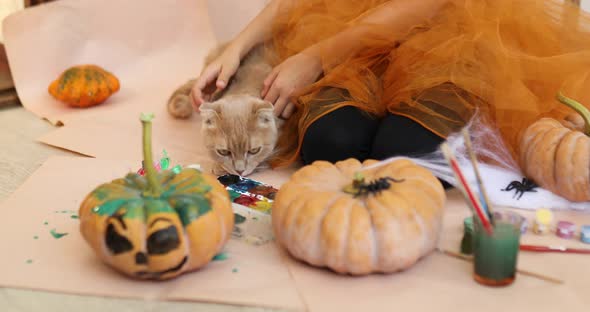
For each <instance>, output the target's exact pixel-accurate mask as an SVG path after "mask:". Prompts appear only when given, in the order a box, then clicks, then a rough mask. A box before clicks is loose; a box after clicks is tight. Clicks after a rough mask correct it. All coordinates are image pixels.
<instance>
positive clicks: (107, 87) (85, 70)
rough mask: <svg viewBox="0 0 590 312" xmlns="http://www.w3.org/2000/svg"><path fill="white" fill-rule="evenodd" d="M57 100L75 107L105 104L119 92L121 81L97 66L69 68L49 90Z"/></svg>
mask: <svg viewBox="0 0 590 312" xmlns="http://www.w3.org/2000/svg"><path fill="white" fill-rule="evenodd" d="M48 91H49V94H51V95H52V96H53V97H54V98H55V99H57V100H59V101H62V102H64V103H66V104H68V105H70V106H73V107H90V106H95V105H98V104H101V103H103V102H104V101H106V100H107V99H108V98H109V97H110V96H111V95H113V94H114V93H116V92H117V91H119V79H118V78H117V77H116V76H115V75H113V74H112V73H110V72H108V71H106V70H104V69H103V68H101V67H99V66H96V65H78V66H73V67H70V68H68V69H67V70H66V71H64V72H63V73H61V74H60V75H59V77H58V78H57V79H56V80H54V81H53V82H52V83H51V84H50V85H49V88H48Z"/></svg>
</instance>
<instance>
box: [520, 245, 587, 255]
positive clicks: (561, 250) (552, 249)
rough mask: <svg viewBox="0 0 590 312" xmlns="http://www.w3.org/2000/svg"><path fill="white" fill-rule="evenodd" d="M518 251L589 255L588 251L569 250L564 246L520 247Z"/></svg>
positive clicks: (579, 249)
mask: <svg viewBox="0 0 590 312" xmlns="http://www.w3.org/2000/svg"><path fill="white" fill-rule="evenodd" d="M520 250H524V251H533V252H558V253H575V254H586V255H590V249H581V248H569V247H565V246H536V245H520Z"/></svg>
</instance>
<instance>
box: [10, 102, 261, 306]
mask: <svg viewBox="0 0 590 312" xmlns="http://www.w3.org/2000/svg"><path fill="white" fill-rule="evenodd" d="M52 129H53V127H52V126H51V125H50V124H49V123H47V122H45V121H43V120H40V119H39V118H37V117H36V116H34V115H33V114H31V113H29V112H28V111H26V110H25V109H23V108H22V107H21V106H20V105H9V106H4V107H0V202H2V201H3V200H4V199H5V198H6V197H8V196H9V195H10V194H11V193H12V192H13V191H14V190H16V189H17V188H18V187H19V186H20V185H21V184H22V183H23V182H24V181H25V180H26V179H27V178H28V177H29V176H30V175H31V174H32V173H33V172H35V170H36V169H37V168H39V166H41V165H42V164H43V162H45V160H46V159H47V158H48V157H51V156H53V155H70V156H77V155H76V154H73V153H70V152H67V151H64V150H60V149H57V148H53V147H50V146H47V145H44V144H41V143H37V142H36V141H35V140H36V138H37V137H39V136H41V135H42V134H44V133H47V132H49V131H51V130H52ZM79 157H82V156H79ZM2 213H3V215H4V216H6V215H8V212H2ZM0 264H2V262H1V260H0ZM0 311H1V312H25V311H26V312H29V311H31V312H36V311H39V312H53V311H55V312H70V311H71V312H79V311H84V312H104V311H126V312H135V311H166V312H176V311H178V312H184V311H186V312H188V311H191V312H195V311H211V312H229V311H269V310H265V309H256V308H241V307H234V306H225V305H213V304H200V303H178V302H152V301H141V300H121V299H107V298H99V297H87V296H73V295H64V294H55V293H48V292H40V291H29V290H18V289H9V288H0Z"/></svg>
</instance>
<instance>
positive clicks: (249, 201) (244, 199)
mask: <svg viewBox="0 0 590 312" xmlns="http://www.w3.org/2000/svg"><path fill="white" fill-rule="evenodd" d="M256 201H257V199H256V198H252V197H250V196H246V195H240V197H238V198H236V199H235V200H234V203H236V204H238V205H242V206H246V207H250V206H255V205H256Z"/></svg>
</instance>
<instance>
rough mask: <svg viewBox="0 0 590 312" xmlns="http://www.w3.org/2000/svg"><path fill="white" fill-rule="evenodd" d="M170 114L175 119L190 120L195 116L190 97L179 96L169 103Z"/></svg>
mask: <svg viewBox="0 0 590 312" xmlns="http://www.w3.org/2000/svg"><path fill="white" fill-rule="evenodd" d="M168 112H169V113H170V115H172V116H173V117H175V118H181V119H187V118H189V117H190V116H191V115H192V114H193V105H192V104H191V99H190V98H189V96H188V95H184V94H177V95H176V96H174V97H173V98H171V99H170V101H168Z"/></svg>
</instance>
